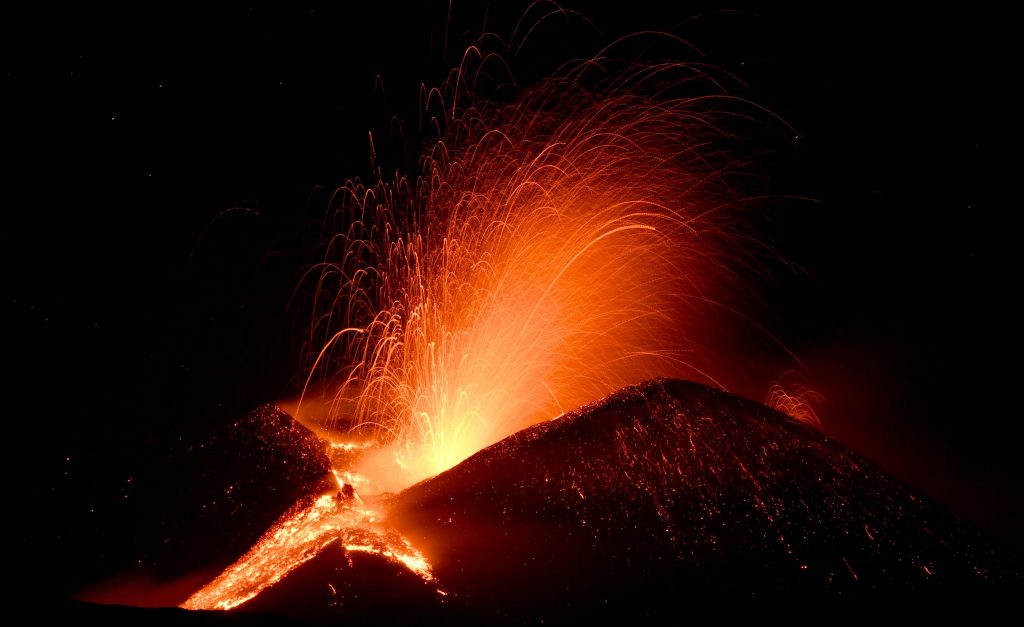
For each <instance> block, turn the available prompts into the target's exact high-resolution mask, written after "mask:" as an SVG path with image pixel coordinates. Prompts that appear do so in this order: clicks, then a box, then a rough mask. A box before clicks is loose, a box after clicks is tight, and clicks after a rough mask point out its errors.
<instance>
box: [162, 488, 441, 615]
mask: <svg viewBox="0 0 1024 627" xmlns="http://www.w3.org/2000/svg"><path fill="white" fill-rule="evenodd" d="M340 487H341V484H339V488H340ZM336 540H337V541H338V542H339V543H340V544H341V547H342V549H343V550H344V551H348V552H363V553H371V554H374V555H379V556H381V557H383V558H385V559H387V560H390V561H392V562H396V563H399V564H402V565H404V566H405V567H406V568H408V569H409V570H410V571H412V572H414V573H416V574H417V575H419V576H420V577H421V578H423V579H424V580H425V581H433V575H432V574H431V571H430V564H429V563H427V560H426V558H424V557H423V555H422V554H421V553H420V552H419V551H417V550H416V549H415V548H414V547H413V546H412V545H411V544H410V543H409V541H408V540H406V539H405V538H404V537H403V536H402V535H401V534H399V533H398V532H397V531H395V530H394V529H391V528H390V527H388V526H387V525H385V524H383V523H382V515H381V511H380V509H379V508H378V507H377V505H376V502H375V500H374V499H367V500H363V499H362V498H360V497H359V496H358V495H354V496H352V497H351V498H348V499H341V498H339V497H338V496H334V495H330V494H323V495H320V496H318V497H316V498H313V499H310V500H305V501H301V502H299V503H297V504H296V505H295V506H294V507H293V508H292V509H291V510H290V511H288V512H286V513H285V514H284V515H283V516H281V518H280V519H279V520H278V521H277V522H276V523H274V525H273V526H272V527H271V528H270V530H268V531H267V532H266V533H265V534H264V535H263V537H262V538H260V540H259V542H257V543H256V544H255V546H253V547H252V548H251V549H250V550H249V551H248V552H247V553H246V554H245V555H243V556H242V557H241V558H240V559H239V560H238V561H236V562H235V563H234V564H232V565H231V566H230V567H228V568H227V570H225V571H224V572H223V573H221V574H220V575H219V576H218V577H217V578H216V579H214V580H213V581H211V582H210V583H209V584H207V585H206V586H204V587H203V588H202V589H201V590H199V591H198V592H196V593H195V594H193V595H192V596H191V597H189V598H188V600H186V601H185V602H184V603H183V604H182V605H181V607H183V608H185V609H195V610H199V609H203V610H229V609H231V608H234V607H237V606H239V605H241V604H242V603H245V602H246V601H248V600H250V599H252V598H253V597H255V596H256V595H257V594H259V593H260V592H262V591H263V590H265V589H266V588H269V587H270V586H272V585H274V584H276V583H277V582H278V581H280V580H281V578H282V577H284V576H285V575H287V574H288V573H290V572H292V571H293V570H294V569H295V568H297V567H298V566H300V565H302V564H303V563H304V562H307V561H309V560H310V559H312V558H314V557H316V556H317V555H318V554H319V553H320V552H321V551H323V550H325V549H327V548H328V546H329V545H330V544H331V543H333V542H334V541H336ZM438 592H439V593H441V594H443V591H441V590H440V589H438Z"/></svg>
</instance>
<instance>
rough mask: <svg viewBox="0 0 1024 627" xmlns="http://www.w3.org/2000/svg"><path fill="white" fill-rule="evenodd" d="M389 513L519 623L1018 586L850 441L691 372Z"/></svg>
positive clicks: (571, 418)
mask: <svg viewBox="0 0 1024 627" xmlns="http://www.w3.org/2000/svg"><path fill="white" fill-rule="evenodd" d="M389 517H390V520H391V523H392V524H393V525H395V526H396V527H397V528H398V529H399V530H400V531H401V532H402V533H403V534H405V535H406V536H407V537H408V538H409V539H410V540H411V541H412V542H413V543H414V544H416V545H417V546H418V547H419V548H420V549H421V550H423V551H424V553H425V554H426V555H427V556H428V558H429V559H430V561H431V563H432V564H433V566H434V573H435V575H436V577H437V579H438V581H439V582H440V583H441V584H442V585H443V586H444V587H445V588H446V589H447V590H448V591H449V592H450V593H451V595H452V597H453V599H452V600H455V599H461V600H462V601H463V602H465V603H467V604H469V605H471V606H475V607H487V608H492V609H493V610H496V611H498V612H499V613H500V614H503V615H505V616H507V617H510V618H517V617H526V616H530V617H532V618H536V617H538V616H542V617H543V616H550V617H552V618H557V617H559V616H563V617H564V616H572V615H578V614H581V613H584V614H585V613H590V612H598V613H605V612H611V613H624V614H629V615H631V616H643V615H645V614H658V613H662V612H665V611H673V612H674V611H676V610H677V609H678V604H679V603H686V602H690V601H699V600H701V599H702V598H705V597H708V596H716V597H727V598H729V599H736V600H739V601H742V600H744V599H746V600H757V599H771V598H778V597H780V596H781V597H786V596H789V595H800V596H801V597H803V596H806V595H810V596H815V597H822V596H824V597H826V598H827V597H831V598H843V597H850V596H853V597H856V598H865V597H870V598H879V597H885V598H891V597H893V596H895V595H900V596H901V597H903V596H905V595H907V594H908V593H912V595H913V596H917V597H920V596H922V595H924V596H931V597H933V598H940V597H939V595H948V594H950V593H955V595H956V596H958V597H963V596H965V595H973V594H975V593H979V592H980V593H992V592H995V591H1005V590H1008V589H1011V588H1018V587H1019V586H1020V582H1021V579H1020V574H1019V570H1017V567H1016V564H1015V563H1014V564H1013V565H1011V563H1010V562H1009V560H1007V559H1006V558H1004V556H1003V555H1001V554H1000V553H999V552H998V551H996V550H995V549H993V548H991V546H990V545H989V544H988V542H987V540H986V539H985V538H984V537H982V536H981V535H980V534H978V533H977V532H975V531H974V530H973V529H972V528H971V527H970V526H969V525H967V524H966V523H964V522H962V521H960V520H959V519H957V518H956V517H955V516H953V515H952V514H951V513H949V512H948V511H946V510H944V509H943V508H942V507H940V506H938V505H936V504H934V503H932V502H931V501H929V500H928V499H926V498H924V497H922V496H920V495H917V494H915V493H914V492H913V491H911V490H910V489H909V488H907V487H906V486H904V485H903V484H901V483H900V482H899V481H897V480H895V479H893V478H892V477H890V476H888V475H886V474H885V473H883V472H882V471H880V470H879V469H878V468H876V467H874V466H873V465H872V464H870V463H868V462H867V461H865V460H864V459H862V458H861V457H860V456H858V455H857V454H855V453H853V452H852V451H850V450H849V449H847V448H845V447H844V446H842V445H841V444H839V443H837V442H835V441H833V440H831V439H829V438H827V437H826V436H824V435H822V434H821V433H819V432H818V431H815V430H813V429H811V428H810V427H807V426H805V425H803V424H801V423H798V422H796V421H795V420H793V419H792V418H789V417H788V416H785V415H783V414H781V413H778V412H776V411H774V410H771V409H769V408H767V407H765V406H763V405H761V404H758V403H754V402H752V401H748V400H746V399H743V398H740V397H737V396H734V395H731V394H728V393H725V392H722V391H719V390H715V389H712V388H708V387H705V386H703V385H699V384H696V383H690V382H684V381H678V380H664V379H662V380H655V381H649V382H647V383H643V384H640V385H636V386H631V387H628V388H625V389H623V390H621V391H619V392H617V393H615V394H613V395H612V396H610V397H608V398H606V399H604V400H602V401H600V402H597V403H595V404H592V405H590V406H586V407H582V408H580V409H577V410H575V411H573V412H570V413H569V414H566V415H564V416H562V417H560V418H558V419H556V420H553V421H550V422H546V423H543V424H539V425H536V426H534V427H531V428H529V429H526V430H524V431H521V432H519V433H517V434H515V435H513V436H511V437H509V438H507V439H505V440H503V441H501V442H499V443H497V444H495V445H493V446H491V447H489V448H487V449H484V450H482V451H481V452H479V453H477V454H476V455H474V456H472V457H470V458H469V459H467V460H466V461H464V462H463V463H461V464H459V465H458V466H456V467H455V468H452V469H451V470H449V471H447V472H445V473H443V474H441V475H438V476H437V477H435V478H433V479H430V480H427V481H425V482H422V483H420V484H418V485H415V486H413V487H411V488H409V489H407V490H405V491H404V492H402V493H401V494H399V495H397V496H396V497H395V499H394V500H393V502H392V504H391V508H390V514H389Z"/></svg>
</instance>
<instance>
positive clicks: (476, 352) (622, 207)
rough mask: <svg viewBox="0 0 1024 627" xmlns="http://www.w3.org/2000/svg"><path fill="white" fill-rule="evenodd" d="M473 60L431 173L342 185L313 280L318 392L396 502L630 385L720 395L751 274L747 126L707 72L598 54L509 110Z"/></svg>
mask: <svg viewBox="0 0 1024 627" xmlns="http://www.w3.org/2000/svg"><path fill="white" fill-rule="evenodd" d="M471 52H472V51H471ZM470 58H474V57H473V56H472V54H470V56H469V57H467V59H470ZM467 63H468V61H467ZM467 63H464V67H463V68H462V69H460V70H459V71H457V72H455V73H454V74H453V76H452V78H451V80H450V81H449V82H448V84H447V87H446V88H445V89H443V90H435V91H432V92H430V96H429V98H428V104H441V105H442V106H441V107H440V108H439V112H438V117H437V118H436V120H435V121H436V123H437V124H438V125H439V126H442V127H443V129H444V130H443V132H442V133H441V136H440V139H439V140H437V141H436V142H435V143H434V144H433V145H432V146H430V147H429V148H428V149H427V150H426V152H425V156H424V158H423V160H422V164H423V169H422V173H421V175H420V176H419V177H418V178H416V179H415V181H410V180H408V179H406V178H403V177H401V176H396V177H394V178H391V179H384V178H381V179H380V180H378V182H377V183H376V184H375V185H372V186H367V185H363V184H361V183H359V182H356V181H351V182H349V183H347V184H346V185H344V186H343V187H342V188H341V189H339V190H338V192H337V194H336V200H335V206H336V208H337V210H336V212H335V213H334V223H335V224H336V225H337V228H336V229H332V231H333V232H335V233H336V234H335V235H334V236H333V237H332V238H331V239H330V241H329V243H328V245H327V246H326V253H325V256H324V259H323V262H322V263H321V264H319V265H318V266H317V269H316V270H315V271H314V274H315V281H316V287H317V297H316V306H315V316H314V320H313V324H312V325H311V329H312V331H311V335H310V338H309V341H310V343H311V345H314V346H320V347H321V348H320V350H319V351H316V356H315V360H314V361H313V364H312V367H311V368H310V372H309V378H308V384H307V388H306V392H305V398H304V401H305V402H306V403H309V397H310V396H311V395H312V394H313V393H312V392H311V391H312V390H317V392H316V394H321V395H324V396H326V403H327V405H328V407H329V411H328V419H327V421H326V424H327V426H328V427H329V430H330V431H331V432H333V433H338V432H343V433H349V434H358V437H361V438H369V439H370V440H372V441H375V442H379V443H380V444H381V446H382V448H380V449H379V450H377V451H376V452H375V453H373V454H369V455H367V456H365V457H364V458H363V459H362V460H361V461H360V463H359V465H358V470H359V471H360V473H361V474H362V475H364V476H366V477H369V478H371V479H372V481H373V483H374V484H375V485H376V486H377V488H378V489H380V490H386V491H396V490H399V489H402V488H405V487H407V486H409V485H411V484H413V483H415V482H417V481H419V480H422V479H424V478H427V477H430V476H433V475H436V474H437V473H439V472H442V471H444V470H446V469H448V468H451V467H452V466H454V465H455V464H457V463H459V462H460V461H462V460H463V459H465V458H467V457H468V456H469V455H471V454H473V453H474V452H476V451H478V450H480V449H481V448H483V447H485V446H487V445H489V444H492V443H494V442H496V441H498V440H500V439H502V438H504V437H506V436H508V435H510V434H511V433H514V432H515V431H518V430H520V429H522V428H525V427H527V426H530V425H532V424H535V423H537V422H540V421H543V420H548V419H551V418H554V417H557V416H559V415H561V414H562V413H563V412H564V411H567V410H570V409H573V408H575V407H577V406H579V405H581V404H584V403H587V402H591V401H594V400H596V399H599V398H602V397H603V396H605V395H607V394H608V393H610V392H612V391H614V390H616V389H619V388H620V387H622V386H624V385H627V384H630V383H635V382H637V381H641V380H645V379H649V378H652V377H657V376H674V377H683V378H688V379H697V380H702V381H707V382H710V383H717V380H716V377H715V374H714V371H713V368H712V366H711V365H710V361H709V359H708V356H709V355H710V354H711V351H712V349H713V347H710V346H708V345H707V343H708V341H709V337H710V336H709V335H708V330H709V328H710V327H711V326H712V325H709V324H708V323H709V321H710V320H711V319H712V318H714V317H715V316H718V315H721V314H722V313H723V311H725V310H727V309H728V308H727V307H725V306H724V305H722V302H723V301H724V300H725V299H726V294H727V293H728V292H729V290H730V288H735V285H736V281H735V276H736V275H737V274H739V273H741V271H745V270H748V268H747V267H745V262H744V261H743V258H742V257H740V256H737V255H735V253H734V251H735V250H736V249H737V248H738V247H740V246H742V243H741V242H740V240H744V239H745V236H744V233H743V231H742V228H741V226H740V225H741V224H742V221H741V218H740V213H741V208H742V207H743V205H744V202H742V200H741V199H740V198H739V197H738V196H737V194H736V193H735V192H734V191H733V190H732V189H731V187H730V185H729V179H730V176H731V175H732V174H734V173H736V170H737V165H738V162H737V158H736V156H735V153H734V152H733V151H734V149H735V147H736V143H737V142H736V141H735V140H734V138H733V137H732V136H731V135H730V133H729V132H728V131H727V130H726V127H727V126H728V125H726V124H723V120H724V119H725V118H727V117H730V116H733V117H737V116H738V115H739V114H738V113H737V112H736V111H735V110H733V111H732V112H731V113H728V114H727V113H725V112H724V110H726V109H730V108H731V109H735V108H736V106H735V104H736V101H735V100H733V99H731V98H729V97H728V96H727V95H726V94H724V93H722V92H721V91H720V90H718V89H717V87H715V85H716V84H715V83H714V81H713V80H712V79H711V78H710V77H709V76H708V75H707V74H705V73H703V72H700V71H697V70H695V69H694V68H692V67H689V66H686V65H681V64H678V63H666V64H659V65H643V66H637V65H635V64H634V65H630V66H628V67H627V68H626V69H620V70H615V69H614V63H613V62H611V61H607V60H601V59H598V60H594V61H590V62H587V63H582V64H579V65H577V66H574V67H573V68H571V69H569V70H567V71H565V72H563V73H562V74H561V75H559V76H558V77H557V78H553V79H550V80H547V81H545V82H544V83H543V84H541V85H539V86H537V87H534V88H532V89H529V90H527V91H526V92H525V93H524V94H523V95H522V96H521V97H520V98H519V99H518V100H517V101H515V102H514V103H511V104H509V103H494V102H486V101H481V99H479V98H472V97H471V96H468V95H467V94H466V93H465V91H466V88H465V85H466V84H467V83H468V82H471V78H472V77H470V78H467V76H469V75H470V74H471V72H470V71H469V70H467V69H466V67H465V66H466V65H467ZM475 75H476V74H473V76H475ZM696 84H701V85H703V86H702V87H697V86H696ZM695 91H699V92H702V94H701V95H700V96H699V97H693V96H692V95H689V96H683V95H679V94H680V93H681V92H685V93H688V94H692V93H694V92H695ZM709 91H710V92H711V93H710V95H709V93H708V92H709ZM445 103H448V104H445ZM726 103H728V106H726ZM298 417H299V418H300V419H303V411H302V408H301V403H300V408H299V410H298Z"/></svg>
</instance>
